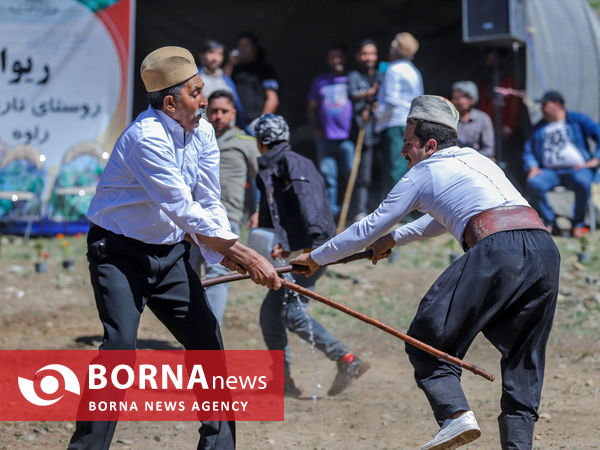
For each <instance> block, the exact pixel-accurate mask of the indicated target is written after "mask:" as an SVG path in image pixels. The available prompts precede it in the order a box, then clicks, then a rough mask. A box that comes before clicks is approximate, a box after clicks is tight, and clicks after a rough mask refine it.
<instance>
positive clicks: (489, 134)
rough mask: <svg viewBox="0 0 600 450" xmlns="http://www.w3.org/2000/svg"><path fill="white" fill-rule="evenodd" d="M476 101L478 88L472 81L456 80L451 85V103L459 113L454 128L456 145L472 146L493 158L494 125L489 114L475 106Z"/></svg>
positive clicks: (477, 99)
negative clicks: (456, 136)
mask: <svg viewBox="0 0 600 450" xmlns="http://www.w3.org/2000/svg"><path fill="white" fill-rule="evenodd" d="M478 101H479V90H478V89H477V85H476V84H475V83H473V82H472V81H457V82H456V83H454V84H453V85H452V103H453V104H454V106H456V109H457V110H458V112H459V113H460V120H459V121H458V127H457V130H456V132H457V133H458V145H459V146H460V147H470V148H473V149H475V150H477V151H478V152H479V153H481V154H482V155H483V156H487V157H488V158H492V159H493V158H494V154H495V149H494V145H495V139H494V125H493V124H492V119H490V116H488V115H487V114H486V113H484V112H483V111H480V110H479V109H477V108H475V105H476V104H477V102H478Z"/></svg>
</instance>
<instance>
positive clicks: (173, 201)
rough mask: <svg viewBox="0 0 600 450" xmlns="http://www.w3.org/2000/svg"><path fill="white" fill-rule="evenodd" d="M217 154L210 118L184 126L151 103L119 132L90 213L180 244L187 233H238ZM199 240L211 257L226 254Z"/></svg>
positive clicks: (146, 238)
mask: <svg viewBox="0 0 600 450" xmlns="http://www.w3.org/2000/svg"><path fill="white" fill-rule="evenodd" d="M219 157H220V156H219V148H218V147H217V141H216V139H215V133H214V130H213V128H212V126H211V125H210V124H209V123H208V122H207V121H205V120H204V119H201V120H200V123H199V125H198V127H197V128H195V129H193V130H192V131H189V132H187V133H185V132H184V130H183V128H182V127H181V125H179V123H178V122H177V121H175V120H174V119H172V118H171V117H169V116H168V115H166V114H165V113H163V112H162V111H157V110H155V109H154V108H152V107H151V106H149V107H148V109H147V110H146V111H144V112H143V113H141V114H140V115H139V116H138V117H137V119H136V120H135V121H134V122H133V123H132V124H131V125H129V127H128V128H127V129H126V130H125V131H124V132H123V134H122V135H121V136H120V137H119V139H118V140H117V142H116V144H115V146H114V149H113V151H112V153H111V155H110V159H109V160H108V163H107V164H106V167H105V169H104V172H103V173H102V176H101V178H100V181H99V182H98V186H97V187H96V194H95V195H94V198H93V199H92V202H91V204H90V208H89V210H88V217H89V219H90V220H91V221H92V222H93V223H95V224H97V225H99V226H101V227H102V228H105V229H107V230H110V231H112V232H114V233H117V234H122V235H124V236H127V237H130V238H133V239H137V240H139V241H142V242H145V243H148V244H175V243H178V242H181V241H182V240H183V238H184V234H185V233H190V235H192V236H193V237H194V238H195V233H198V234H201V235H204V236H209V237H219V238H223V239H237V238H238V236H237V235H236V234H234V233H232V232H231V231H230V228H229V221H228V220H227V212H226V210H225V208H224V207H223V205H222V204H221V201H220V194H221V188H220V185H219ZM200 248H201V250H202V253H203V255H204V256H205V258H206V260H207V261H208V262H209V263H218V262H220V261H221V260H222V259H223V256H222V255H220V254H219V253H217V252H215V251H214V250H211V249H209V248H208V247H206V246H201V247H200Z"/></svg>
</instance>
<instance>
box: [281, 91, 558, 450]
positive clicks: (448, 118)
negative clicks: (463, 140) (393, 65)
mask: <svg viewBox="0 0 600 450" xmlns="http://www.w3.org/2000/svg"><path fill="white" fill-rule="evenodd" d="M457 122H458V111H457V110H456V108H455V107H454V105H453V104H452V103H451V102H450V101H448V100H447V99H445V98H442V97H437V96H433V95H423V96H419V97H417V98H415V99H414V100H413V102H412V104H411V108H410V111H409V113H408V123H407V126H406V132H405V135H404V141H405V144H404V148H403V150H402V155H403V156H404V157H405V158H406V160H407V161H408V167H409V168H410V170H409V171H408V172H407V173H406V175H405V176H404V177H403V178H402V179H401V180H400V181H399V182H398V183H397V184H396V186H394V188H393V189H392V190H391V192H390V193H389V195H388V197H387V198H386V199H385V200H384V201H383V203H381V205H380V206H379V208H377V210H375V211H374V212H373V213H372V214H370V215H369V216H367V217H366V218H364V219H363V220H361V221H360V222H357V223H355V224H354V225H352V226H351V227H350V228H348V229H347V230H346V231H344V232H343V233H341V234H339V235H337V236H336V237H334V238H333V239H331V240H330V241H328V242H326V243H325V244H323V245H322V246H320V247H319V248H317V249H315V250H313V251H312V252H311V253H305V254H303V255H301V256H300V257H298V258H296V259H294V260H292V263H293V264H302V265H306V266H308V267H309V269H310V272H309V273H312V272H314V271H315V270H316V269H317V267H318V266H319V265H324V264H327V263H330V262H332V261H335V260H337V259H339V258H342V257H344V256H347V255H350V254H352V253H354V252H356V251H357V250H360V249H361V248H363V247H365V246H366V247H367V249H371V250H373V253H374V254H373V258H372V261H373V263H374V264H375V263H376V262H377V261H378V260H379V259H381V258H383V257H385V255H386V254H387V253H386V252H387V251H388V250H390V249H391V248H393V247H395V246H396V245H405V244H408V243H409V242H413V241H418V240H422V239H426V238H429V237H433V236H437V235H440V234H442V233H444V232H446V231H448V232H450V233H451V234H452V235H453V236H454V238H455V239H456V240H457V241H458V242H459V243H460V244H461V245H462V246H463V248H464V250H465V254H464V255H463V256H462V257H461V258H459V259H458V260H456V261H455V262H453V263H452V264H451V265H450V267H448V269H447V270H446V271H445V272H444V273H443V274H442V275H441V276H440V277H439V278H438V279H437V280H436V281H435V283H434V284H433V286H432V287H431V288H430V290H429V291H428V292H427V293H426V294H425V297H424V298H423V299H422V300H421V303H420V305H419V308H418V310H417V313H416V315H415V318H414V319H413V322H412V324H411V326H410V329H409V331H408V334H409V335H410V336H413V337H415V338H417V339H420V340H422V341H423V342H426V343H428V344H430V345H432V346H434V347H436V348H439V349H441V350H443V351H445V352H447V353H448V354H450V355H453V356H457V357H459V358H463V357H464V355H465V353H466V352H467V350H468V348H469V346H470V345H471V342H472V341H473V339H474V338H475V336H476V335H477V334H478V333H479V332H483V334H484V336H485V337H486V338H487V339H488V340H489V341H490V342H491V343H492V344H493V345H494V346H495V347H496V348H497V349H498V350H499V351H500V353H501V354H502V360H501V370H502V399H501V409H502V413H501V414H500V416H499V417H498V423H499V427H500V444H501V446H502V448H504V449H509V448H510V449H517V448H518V449H527V448H531V446H532V440H533V429H534V423H535V421H536V420H537V418H538V412H537V411H538V407H539V403H540V396H541V389H542V381H543V377H544V364H545V350H546V343H547V341H548V336H549V334H550V329H551V326H552V319H553V317H554V310H555V307H556V296H557V293H558V273H559V262H560V256H559V253H558V250H557V248H556V245H555V244H554V241H553V240H552V238H551V237H550V235H549V234H548V232H547V231H546V230H545V228H544V224H543V223H542V221H541V220H540V218H539V217H538V215H537V213H536V212H535V211H534V210H533V209H532V208H531V207H530V206H529V205H528V203H527V201H526V200H525V199H524V198H523V197H522V196H521V194H519V192H518V191H517V190H516V189H515V187H514V186H513V185H512V184H511V183H510V181H509V180H508V179H507V178H506V176H505V175H504V173H503V172H502V170H501V169H500V168H499V167H498V166H497V165H496V164H495V163H494V162H492V161H491V160H490V159H489V158H486V157H485V156H483V155H481V154H480V153H479V152H477V151H475V150H473V149H471V148H459V147H457V146H456V142H457V135H456V126H457ZM414 210H417V211H419V212H421V213H423V216H421V217H420V218H419V219H417V220H415V221H413V222H411V223H408V224H406V225H403V226H401V227H400V228H397V229H396V230H394V231H392V232H391V233H387V231H388V230H389V229H390V228H391V227H393V226H394V225H395V224H396V223H398V221H399V220H401V219H402V218H403V217H404V216H405V215H406V214H408V213H409V212H411V211H414ZM386 233H387V234H386ZM380 236H381V237H380ZM406 352H407V353H408V355H409V359H410V362H411V363H412V365H413V366H414V369H415V372H414V375H415V380H416V382H417V385H418V386H419V387H420V388H421V389H423V391H424V392H425V394H426V396H427V399H428V400H429V403H430V405H431V407H432V409H433V413H434V416H435V419H436V421H437V422H438V424H439V426H440V430H439V431H438V433H437V434H436V436H435V437H434V438H433V439H432V440H431V441H429V442H428V443H427V444H425V445H424V446H423V447H422V448H423V449H441V448H444V449H453V448H456V447H459V446H461V445H464V444H466V443H468V442H471V441H473V440H474V439H476V438H477V437H479V435H480V434H481V431H480V428H479V425H478V424H477V420H476V419H475V416H474V414H473V412H472V411H471V410H470V407H469V404H468V402H467V400H466V398H465V395H464V393H463V391H462V388H461V386H460V376H461V369H460V368H459V367H456V366H453V365H451V364H449V363H447V362H445V361H443V360H440V359H436V358H434V357H432V356H430V355H429V354H428V353H425V352H423V351H421V350H419V349H417V348H416V347H412V346H410V345H408V344H407V346H406Z"/></svg>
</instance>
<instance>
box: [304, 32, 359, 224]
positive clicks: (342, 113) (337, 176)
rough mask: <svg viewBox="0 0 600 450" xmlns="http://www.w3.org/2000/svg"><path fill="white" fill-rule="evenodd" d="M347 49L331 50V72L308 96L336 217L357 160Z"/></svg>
mask: <svg viewBox="0 0 600 450" xmlns="http://www.w3.org/2000/svg"><path fill="white" fill-rule="evenodd" d="M345 53H346V47H345V46H344V45H343V44H340V43H336V44H333V45H332V46H330V47H329V49H328V50H327V65H328V66H329V69H330V71H329V72H327V73H324V74H322V75H319V76H317V77H316V78H315V79H314V81H313V83H312V85H311V87H310V91H309V93H308V111H307V113H308V121H309V122H310V124H311V125H312V126H313V129H314V133H315V137H316V138H317V159H318V161H319V169H320V171H321V174H322V175H323V177H324V178H325V184H326V186H327V193H328V195H329V203H330V205H331V211H332V212H333V215H334V216H338V215H339V213H340V210H341V207H340V205H339V202H338V195H340V196H343V194H344V192H345V189H346V184H347V182H348V177H349V176H350V171H351V170H352V161H353V158H354V143H353V142H352V141H351V140H350V129H351V128H352V103H351V102H350V97H348V76H347V75H346V70H345V63H346V56H345Z"/></svg>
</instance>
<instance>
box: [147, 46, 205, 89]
mask: <svg viewBox="0 0 600 450" xmlns="http://www.w3.org/2000/svg"><path fill="white" fill-rule="evenodd" d="M197 73H198V67H197V66H196V62H195V61H194V57H193V56H192V54H191V53H190V52H189V51H188V50H186V49H185V48H182V47H161V48H159V49H156V50H154V51H153V52H152V53H150V54H149V55H148V56H146V57H145V58H144V60H143V61H142V65H141V67H140V74H141V76H142V81H143V82H144V86H146V91H147V92H156V91H160V90H162V89H166V88H168V87H171V86H175V85H176V84H179V83H181V82H182V81H186V80H188V79H190V78H192V77H193V76H194V75H196V74H197Z"/></svg>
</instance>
